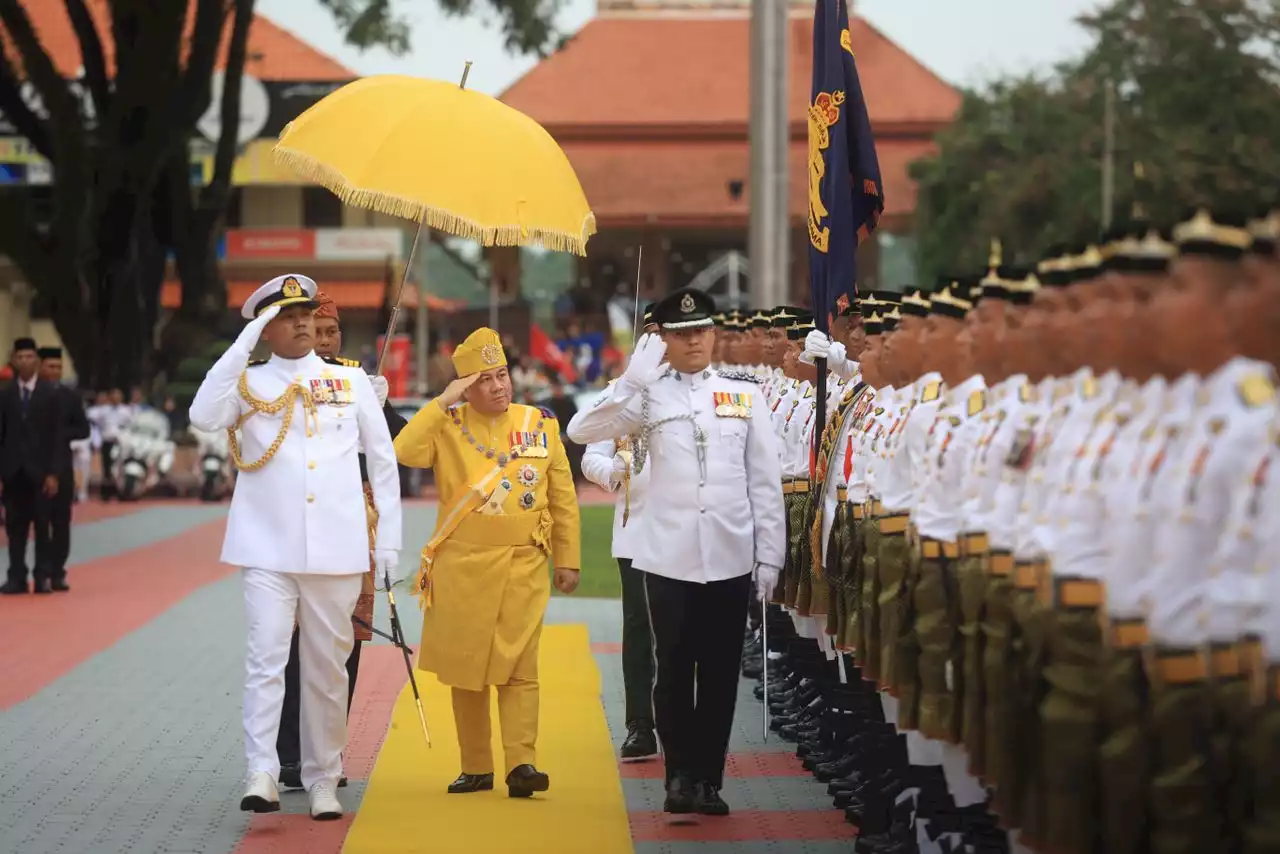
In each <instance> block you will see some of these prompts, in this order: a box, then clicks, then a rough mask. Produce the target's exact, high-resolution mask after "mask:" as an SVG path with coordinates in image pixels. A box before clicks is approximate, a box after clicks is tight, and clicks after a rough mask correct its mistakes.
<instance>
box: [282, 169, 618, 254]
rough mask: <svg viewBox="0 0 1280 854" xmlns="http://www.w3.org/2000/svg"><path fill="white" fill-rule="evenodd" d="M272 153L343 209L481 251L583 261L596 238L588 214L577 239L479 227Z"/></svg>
mask: <svg viewBox="0 0 1280 854" xmlns="http://www.w3.org/2000/svg"><path fill="white" fill-rule="evenodd" d="M272 154H273V155H274V157H275V160H276V162H277V163H279V164H280V165H281V166H284V167H286V168H288V169H290V170H292V171H293V172H294V173H295V174H296V175H298V177H300V178H302V179H304V180H306V181H310V182H311V183H313V184H319V185H320V186H322V187H324V188H325V189H326V190H328V191H329V192H331V193H333V194H334V195H335V196H337V197H338V198H339V199H341V200H342V203H343V204H345V205H350V206H352V207H356V208H364V209H365V210H372V211H377V212H378V213H385V214H389V215H391V216H394V217H399V218H400V219H407V220H409V221H411V222H421V223H422V224H423V225H425V226H426V227H427V228H434V229H436V230H437V231H443V232H445V233H447V234H452V235H455V236H457V237H464V238H466V239H468V240H474V241H476V242H477V243H479V244H480V245H482V246H530V245H537V246H542V247H544V248H546V249H550V250H552V251H553V252H572V253H573V254H575V255H582V256H583V257H585V256H586V254H587V238H589V237H591V235H593V234H595V233H596V218H595V215H594V214H590V213H588V214H587V215H586V217H585V218H584V219H583V221H582V231H581V233H580V234H570V233H568V232H564V231H554V230H551V229H546V228H526V227H524V226H521V225H499V226H489V225H481V224H480V223H478V222H475V221H474V220H471V219H467V218H466V217H460V216H457V215H456V214H453V213H450V212H449V211H447V210H444V209H442V208H436V207H432V206H431V205H426V204H423V203H422V202H419V201H416V200H414V199H410V198H407V197H405V196H397V195H394V194H392V193H384V192H381V191H379V190H363V189H360V188H359V187H353V186H351V184H350V183H349V182H348V181H347V179H346V177H345V176H344V175H343V174H342V173H341V172H339V171H338V170H337V169H334V168H333V167H331V166H328V165H326V164H324V163H321V162H320V161H319V160H316V159H315V158H314V157H311V156H310V155H307V154H303V153H302V152H300V151H296V150H293V149H289V148H282V147H280V146H279V145H277V146H276V147H275V148H273V149H272Z"/></svg>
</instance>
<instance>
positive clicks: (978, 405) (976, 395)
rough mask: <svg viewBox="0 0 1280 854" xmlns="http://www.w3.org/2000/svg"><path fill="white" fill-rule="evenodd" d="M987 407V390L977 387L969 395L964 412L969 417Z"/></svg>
mask: <svg viewBox="0 0 1280 854" xmlns="http://www.w3.org/2000/svg"><path fill="white" fill-rule="evenodd" d="M986 408H987V392H986V390H985V389H978V390H977V391H974V392H973V393H971V394H970V395H969V404H968V407H967V408H966V410H965V411H966V413H967V414H968V416H969V417H970V418H972V417H973V416H975V415H977V414H978V413H979V412H981V411H982V410H984V409H986Z"/></svg>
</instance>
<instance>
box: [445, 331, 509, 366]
mask: <svg viewBox="0 0 1280 854" xmlns="http://www.w3.org/2000/svg"><path fill="white" fill-rule="evenodd" d="M506 364H507V354H506V352H504V351H503V349H502V339H501V338H499V337H498V333H496V332H494V331H493V330H492V329H489V328H488V327H484V326H482V327H480V328H479V329H477V330H476V331H475V332H472V333H471V334H470V335H468V336H467V340H465V341H463V342H462V343H461V344H459V345H458V346H457V348H456V349H455V350H454V351H453V369H454V370H455V371H457V372H458V376H459V377H469V376H471V375H472V374H478V373H480V372H481V371H491V370H493V369H494V368H501V367H503V366H504V365H506Z"/></svg>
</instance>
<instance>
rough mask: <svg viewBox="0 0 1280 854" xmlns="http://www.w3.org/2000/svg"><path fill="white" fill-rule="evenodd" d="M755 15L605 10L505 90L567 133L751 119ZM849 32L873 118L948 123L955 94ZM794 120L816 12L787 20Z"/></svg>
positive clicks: (861, 30) (885, 48)
mask: <svg viewBox="0 0 1280 854" xmlns="http://www.w3.org/2000/svg"><path fill="white" fill-rule="evenodd" d="M750 29H751V26H750V20H749V18H748V17H746V16H745V15H743V16H736V15H735V16H719V17H710V16H708V17H702V18H699V17H670V16H668V17H662V16H655V17H645V16H619V17H612V16H606V17H601V18H595V19H593V20H591V21H589V22H588V23H587V24H586V26H584V27H583V28H582V29H581V30H579V31H578V33H577V34H576V35H575V36H574V37H573V38H572V39H571V40H570V41H569V43H568V44H567V45H566V46H565V47H564V49H562V50H561V51H559V52H557V53H555V54H553V55H552V56H550V57H548V58H547V59H544V60H543V61H542V62H540V63H538V65H537V66H535V67H534V68H533V69H532V70H531V71H530V72H529V73H528V74H526V75H525V76H524V77H522V78H520V79H519V80H517V81H516V82H515V83H514V84H512V86H511V87H510V88H508V89H507V91H506V92H505V93H503V95H502V100H503V101H504V102H506V103H507V104H510V105H511V106H512V107H515V108H516V109H518V110H520V111H521V112H524V113H526V114H528V115H529V116H531V117H533V118H534V119H536V120H537V121H538V122H540V123H542V124H543V125H544V126H546V127H547V129H548V130H550V131H551V132H552V134H553V135H556V136H557V138H560V137H561V135H562V134H561V133H560V131H561V129H562V128H567V127H575V126H583V125H587V126H592V127H594V128H600V127H601V126H608V125H616V126H636V125H645V126H650V127H654V126H663V125H734V126H737V125H745V124H746V122H747V118H748V108H749V103H748V100H749V94H748V80H749V79H750V67H749V49H748V48H749V37H750ZM850 34H851V36H852V39H853V46H854V51H855V52H856V54H857V60H858V74H859V77H860V78H861V80H862V86H863V91H864V93H865V94H866V98H867V108H868V111H869V112H870V114H871V120H872V122H873V124H875V125H878V126H903V125H906V126H912V125H916V126H918V125H926V126H933V127H938V126H941V125H944V124H946V123H948V122H949V121H950V120H951V118H952V116H953V115H954V114H955V111H956V110H957V109H958V108H959V106H960V95H959V93H958V92H957V91H956V90H955V89H954V88H952V87H951V86H949V85H948V84H947V83H946V82H944V81H943V80H942V79H941V78H939V77H938V76H937V75H935V74H934V73H933V72H932V71H930V70H929V69H927V68H925V67H924V66H923V65H921V64H920V63H919V62H918V61H917V60H916V59H915V58H913V57H912V56H911V55H910V54H909V53H907V52H906V51H905V50H903V49H902V48H901V47H899V46H898V45H897V44H895V43H894V42H892V41H891V40H890V39H889V38H888V37H886V36H885V35H884V34H883V33H881V32H880V31H879V30H877V29H876V28H875V27H873V26H872V25H871V24H869V23H867V22H866V21H864V20H863V19H861V18H855V19H854V20H853V23H852V26H851V30H850ZM788 52H789V59H790V62H789V67H790V80H789V83H788V86H789V89H790V98H789V101H790V104H791V119H792V121H793V122H798V123H804V122H805V105H806V104H807V103H808V101H809V86H810V75H811V66H812V57H813V20H812V18H804V17H800V18H792V19H791V40H790V42H789V43H788Z"/></svg>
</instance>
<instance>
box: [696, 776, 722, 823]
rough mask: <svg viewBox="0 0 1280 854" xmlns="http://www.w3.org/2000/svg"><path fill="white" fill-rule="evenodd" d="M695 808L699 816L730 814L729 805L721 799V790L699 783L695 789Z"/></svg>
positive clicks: (708, 784)
mask: <svg viewBox="0 0 1280 854" xmlns="http://www.w3.org/2000/svg"><path fill="white" fill-rule="evenodd" d="M693 808H694V810H696V811H697V813H698V815H728V814H729V805H728V804H726V803H725V802H724V798H722V797H720V790H719V789H717V788H716V787H715V786H713V785H711V784H710V783H698V784H697V786H696V787H695V788H694V795H693Z"/></svg>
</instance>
